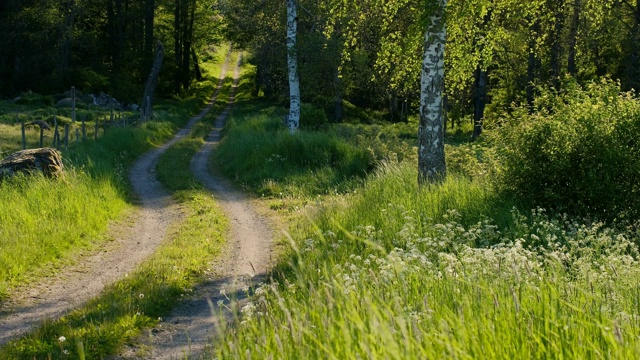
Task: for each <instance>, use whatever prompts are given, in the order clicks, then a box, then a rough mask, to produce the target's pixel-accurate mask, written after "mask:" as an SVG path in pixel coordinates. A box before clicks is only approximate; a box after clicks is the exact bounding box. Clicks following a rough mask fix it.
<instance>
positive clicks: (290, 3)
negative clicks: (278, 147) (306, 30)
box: [287, 0, 300, 134]
mask: <svg viewBox="0 0 640 360" xmlns="http://www.w3.org/2000/svg"><path fill="white" fill-rule="evenodd" d="M297 30H298V14H297V8H296V2H295V0H287V67H288V70H289V102H290V104H289V115H288V116H287V126H288V127H289V132H290V133H292V134H293V133H295V132H296V131H298V128H299V127H300V77H299V74H298V53H297V51H296V33H297Z"/></svg>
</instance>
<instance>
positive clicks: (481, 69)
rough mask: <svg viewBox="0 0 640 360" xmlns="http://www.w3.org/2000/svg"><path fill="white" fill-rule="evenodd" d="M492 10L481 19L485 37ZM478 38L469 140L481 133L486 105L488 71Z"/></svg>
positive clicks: (481, 43)
mask: <svg viewBox="0 0 640 360" xmlns="http://www.w3.org/2000/svg"><path fill="white" fill-rule="evenodd" d="M491 14H492V10H491V9H490V10H489V11H487V13H486V14H485V15H484V17H483V19H482V26H481V31H482V33H481V35H482V36H485V37H486V34H487V32H488V31H487V27H488V25H489V22H490V21H491ZM477 40H478V39H474V47H476V46H478V47H479V49H478V50H479V53H480V60H479V61H478V64H477V65H476V71H475V72H474V74H473V76H474V84H473V135H472V136H471V140H474V141H475V140H476V139H477V138H478V137H479V136H480V135H481V134H482V122H483V120H484V109H485V107H486V106H487V83H488V81H487V78H488V73H487V70H486V69H485V62H484V59H483V57H484V54H483V53H484V43H483V42H480V43H479V44H478V41H477Z"/></svg>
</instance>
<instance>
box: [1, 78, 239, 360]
mask: <svg viewBox="0 0 640 360" xmlns="http://www.w3.org/2000/svg"><path fill="white" fill-rule="evenodd" d="M227 81H230V79H227ZM214 119H215V114H213V113H212V114H209V115H207V116H206V117H205V118H203V119H202V121H201V123H200V124H199V126H198V127H196V128H194V129H193V131H192V133H191V134H190V136H189V137H187V138H185V139H183V140H181V141H179V142H178V143H176V144H174V146H172V147H171V148H169V149H168V150H167V151H166V152H165V153H164V154H163V155H162V156H161V158H160V161H159V163H158V166H157V168H156V171H157V173H158V179H159V180H160V181H161V182H162V184H163V185H164V186H165V187H166V188H167V189H169V190H170V191H171V192H172V193H173V195H174V197H175V198H176V200H177V201H178V202H179V203H180V204H181V208H182V210H183V211H184V216H185V220H184V221H183V222H181V223H179V224H175V225H174V226H173V227H172V228H170V229H169V231H168V234H169V235H168V238H167V241H166V242H165V243H164V244H163V245H162V246H161V247H160V248H159V249H158V251H157V252H156V253H155V254H154V255H153V256H151V257H150V258H149V259H148V260H147V261H145V262H144V263H143V264H142V265H141V266H140V267H139V268H138V269H136V270H135V271H134V272H132V273H130V274H128V275H127V277H126V278H124V279H122V280H119V281H118V282H116V283H115V284H113V285H111V286H108V287H107V288H106V289H105V290H104V291H103V292H102V293H101V294H100V296H98V297H96V298H94V299H92V300H91V301H89V302H88V303H87V304H86V305H85V306H83V307H82V308H80V309H77V310H75V311H73V312H72V313H70V314H68V315H67V316H65V317H63V318H61V319H59V320H56V321H48V322H46V323H45V324H43V325H42V326H41V327H39V328H38V329H37V330H36V331H34V332H33V333H31V334H29V335H28V336H26V337H24V338H22V339H19V340H16V341H13V342H11V343H9V344H7V345H6V346H4V347H3V348H0V358H2V359H32V358H43V359H45V358H54V359H57V358H61V359H62V358H69V359H74V358H80V356H84V357H85V358H86V359H103V358H105V357H107V356H111V355H114V354H116V353H117V352H118V351H119V350H121V349H122V347H123V346H124V345H125V344H131V343H133V342H135V341H136V337H137V336H139V335H140V334H141V332H142V331H143V329H145V328H149V327H151V326H154V325H157V324H159V323H160V324H161V322H162V317H163V316H166V314H167V313H168V312H169V311H170V310H171V309H172V308H173V307H174V306H175V305H176V304H177V303H178V302H179V301H180V300H181V299H182V298H183V297H184V296H185V295H187V296H188V295H189V293H190V292H191V291H193V289H194V287H195V286H197V284H198V283H199V282H200V281H202V280H203V279H204V278H205V276H208V274H209V275H210V274H211V273H214V272H215V271H214V270H213V269H211V260H212V259H214V258H215V257H216V256H218V255H219V254H220V250H221V249H222V245H223V244H224V235H225V233H226V231H227V229H228V221H227V219H226V218H225V217H224V214H223V213H222V211H221V210H220V208H219V207H218V206H217V204H216V203H215V200H214V199H213V198H212V196H211V195H210V194H209V193H208V192H207V191H205V190H204V189H203V188H202V186H201V185H200V184H198V183H197V182H196V180H195V178H194V177H193V175H191V173H190V171H189V165H190V160H191V158H192V157H193V155H194V154H195V152H196V151H197V150H198V149H199V148H200V146H201V145H202V143H203V139H202V135H203V133H208V132H209V131H210V129H211V127H212V124H213V121H214ZM151 124H153V123H151ZM147 126H157V125H147ZM152 134H155V133H152ZM155 135H157V134H155ZM148 140H149V141H157V140H160V139H156V140H152V139H148ZM123 141H125V143H126V142H127V139H126V138H125V139H124V140H123ZM134 143H139V142H134ZM103 150H104V149H95V153H92V154H93V155H96V156H100V155H101V154H102V152H101V151H103ZM86 166H88V167H90V168H91V169H93V172H94V173H96V174H101V173H102V171H103V170H105V171H107V170H108V169H109V167H110V165H109V164H104V168H103V167H102V166H96V165H95V164H93V162H92V161H89V162H88V163H87V165H86ZM102 175H104V174H102ZM61 337H62V338H64V341H60V339H61ZM139 350H140V351H141V353H140V354H139V355H141V356H145V349H144V347H143V348H141V349H139Z"/></svg>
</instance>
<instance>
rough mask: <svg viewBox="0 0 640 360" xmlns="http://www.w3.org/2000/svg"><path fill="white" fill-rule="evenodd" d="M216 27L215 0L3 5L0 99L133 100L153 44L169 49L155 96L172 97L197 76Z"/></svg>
mask: <svg viewBox="0 0 640 360" xmlns="http://www.w3.org/2000/svg"><path fill="white" fill-rule="evenodd" d="M219 24H220V18H219V16H218V15H217V8H216V2H215V1H214V0H138V1H133V0H93V1H86V0H52V1H42V0H2V1H0V34H2V36H0V96H5V97H6V96H16V95H17V94H19V93H21V92H24V91H27V90H32V91H35V92H40V93H55V92H61V91H63V90H64V89H68V88H69V87H70V86H72V85H74V86H76V87H77V88H78V89H81V90H83V91H85V92H90V91H92V92H98V91H105V92H109V93H111V94H112V95H114V96H116V97H118V98H120V99H123V100H126V101H136V102H137V101H139V99H140V98H141V96H142V90H143V87H144V82H145V80H146V77H147V76H148V74H149V70H150V69H151V66H152V63H153V55H154V54H153V53H154V50H155V45H156V41H157V40H160V41H161V42H162V43H163V44H164V45H165V48H166V49H167V53H166V57H165V62H164V65H163V71H162V73H161V77H160V83H159V91H161V92H164V93H176V92H179V91H181V90H183V89H187V88H189V87H190V85H191V82H192V81H193V80H195V79H199V78H200V77H201V72H200V69H199V61H201V59H200V57H201V56H203V55H206V54H207V52H206V50H207V47H208V46H209V45H212V44H217V43H219V41H220V40H219V39H220V38H219V36H218V35H217V34H219V31H218V28H219Z"/></svg>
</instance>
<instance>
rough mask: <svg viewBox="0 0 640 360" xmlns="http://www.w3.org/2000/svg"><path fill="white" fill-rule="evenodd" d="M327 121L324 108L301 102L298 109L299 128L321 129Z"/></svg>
mask: <svg viewBox="0 0 640 360" xmlns="http://www.w3.org/2000/svg"><path fill="white" fill-rule="evenodd" d="M328 123H329V119H328V118H327V113H325V111H324V109H322V108H319V107H316V106H313V105H311V104H302V107H301V109H300V128H301V129H302V130H322V129H324V128H325V127H326V126H327V124H328Z"/></svg>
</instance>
